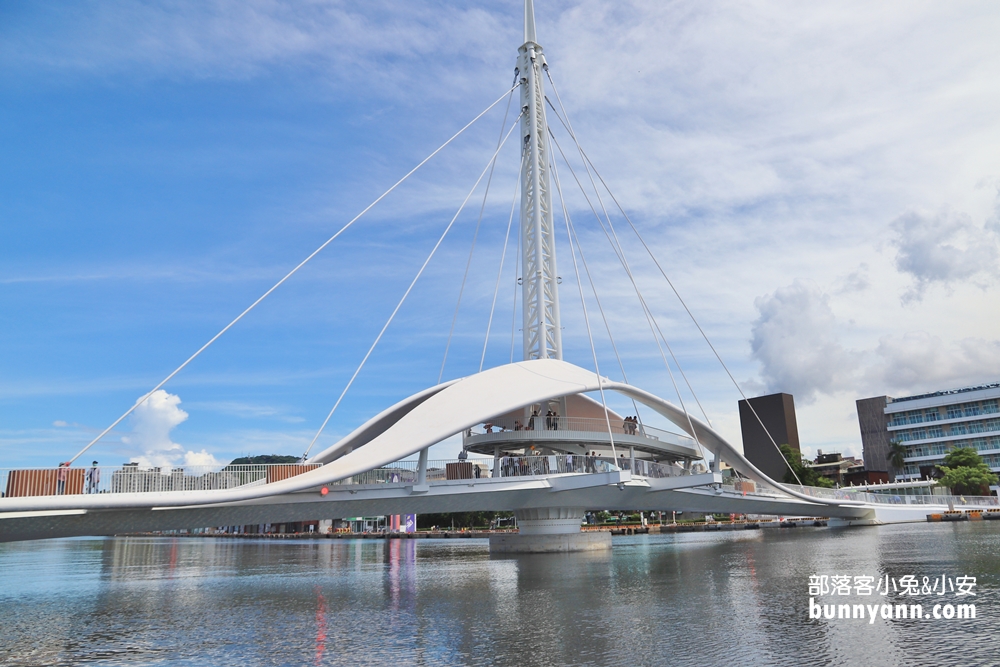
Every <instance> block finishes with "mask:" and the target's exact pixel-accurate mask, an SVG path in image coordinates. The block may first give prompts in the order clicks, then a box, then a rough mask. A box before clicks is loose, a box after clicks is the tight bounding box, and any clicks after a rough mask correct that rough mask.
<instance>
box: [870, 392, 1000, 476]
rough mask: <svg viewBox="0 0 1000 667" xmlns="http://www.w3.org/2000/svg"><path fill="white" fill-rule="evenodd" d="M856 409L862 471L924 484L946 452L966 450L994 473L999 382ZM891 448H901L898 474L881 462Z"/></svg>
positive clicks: (998, 449)
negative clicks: (975, 453)
mask: <svg viewBox="0 0 1000 667" xmlns="http://www.w3.org/2000/svg"><path fill="white" fill-rule="evenodd" d="M857 406H858V424H859V426H860V427H861V444H862V447H863V448H864V459H865V467H866V468H867V469H868V470H884V471H888V473H889V476H890V478H891V479H894V480H895V479H901V480H916V479H929V478H931V477H933V476H935V474H936V473H935V468H936V466H938V465H940V464H941V463H943V462H944V456H945V454H947V453H948V451H949V450H951V449H954V448H956V447H971V448H973V449H975V450H977V451H978V452H979V455H980V456H982V457H983V461H984V462H985V463H986V465H988V466H989V467H990V469H991V470H993V471H994V472H998V471H1000V382H997V383H993V384H985V385H979V386H976V387H965V388H963V389H949V390H946V391H936V392H933V393H929V394H920V395H918V396H907V397H904V398H893V397H891V396H876V397H873V398H863V399H860V400H858V402H857ZM892 442H899V443H902V444H903V445H904V446H905V447H906V458H905V464H904V466H903V469H902V470H894V469H893V467H892V464H891V463H890V462H889V461H888V460H887V459H888V456H889V445H890V444H891V443H892Z"/></svg>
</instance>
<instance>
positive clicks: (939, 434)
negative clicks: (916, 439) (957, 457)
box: [927, 426, 944, 438]
mask: <svg viewBox="0 0 1000 667" xmlns="http://www.w3.org/2000/svg"><path fill="white" fill-rule="evenodd" d="M927 437H928V438H943V437H944V429H943V428H941V427H940V426H931V427H930V428H928V429H927Z"/></svg>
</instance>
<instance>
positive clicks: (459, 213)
mask: <svg viewBox="0 0 1000 667" xmlns="http://www.w3.org/2000/svg"><path fill="white" fill-rule="evenodd" d="M520 119H521V116H520V115H518V117H517V120H520ZM516 127H517V121H515V122H514V124H513V125H512V126H511V128H510V131H509V132H507V136H505V137H504V139H503V141H501V142H500V145H499V146H497V149H496V150H495V151H494V152H493V155H492V156H491V157H490V161H489V162H488V163H487V164H486V166H485V167H484V168H483V171H482V173H480V174H479V178H477V179H476V182H475V184H474V185H473V186H472V189H471V190H469V194H467V195H466V196H465V200H464V201H463V202H462V205H461V206H460V207H459V208H458V211H456V212H455V215H454V216H453V217H452V219H451V221H450V222H449V223H448V226H447V227H445V229H444V232H443V233H442V234H441V237H440V238H439V239H438V241H437V243H435V244H434V247H433V248H432V249H431V253H430V254H429V255H428V256H427V259H425V260H424V263H423V265H422V266H421V267H420V270H419V271H417V275H416V276H414V278H413V281H412V282H411V283H410V286H409V287H407V288H406V291H405V292H404V293H403V296H402V298H401V299H400V300H399V303H397V304H396V308H395V309H393V311H392V314H391V315H389V319H388V320H386V323H385V325H384V326H383V327H382V330H381V331H380V332H379V334H378V336H376V337H375V342H373V343H372V345H371V347H370V348H368V352H367V353H366V354H365V356H364V359H362V360H361V363H360V364H358V368H357V369H356V370H355V371H354V375H352V376H351V379H350V380H349V381H348V383H347V386H346V387H344V390H343V391H342V392H340V396H339V397H337V402H336V403H334V404H333V407H332V408H331V409H330V413H329V414H328V415H327V416H326V419H324V420H323V424H322V425H321V426H320V427H319V430H318V431H316V435H314V436H313V439H312V441H311V442H310V443H309V447H307V448H306V451H305V454H303V455H302V460H303V461H305V460H306V457H308V456H309V452H310V451H311V450H312V448H313V445H315V444H316V440H317V439H318V438H319V436H320V434H322V433H323V430H324V429H325V428H326V425H327V424H328V423H329V422H330V418H331V417H333V413H334V412H336V411H337V408H338V407H339V406H340V402H341V401H343V400H344V396H346V395H347V392H348V390H349V389H350V388H351V385H353V384H354V380H355V379H356V378H357V377H358V374H359V373H360V372H361V369H362V368H364V365H365V362H367V361H368V357H370V356H371V354H372V352H373V351H374V350H375V346H376V345H378V343H379V341H380V340H382V335H383V334H385V331H386V329H388V328H389V325H390V324H392V320H393V318H395V317H396V313H398V312H399V309H400V308H401V307H402V306H403V302H404V301H406V297H408V296H409V295H410V292H411V291H412V290H413V286H414V285H416V284H417V281H418V280H420V276H421V275H423V273H424V269H426V268H427V265H428V264H430V261H431V259H432V258H433V257H434V253H436V252H437V249H438V248H439V247H440V246H441V243H442V242H444V238H445V236H447V235H448V232H449V231H451V228H452V226H453V225H454V224H455V221H456V220H457V219H458V216H459V215H461V213H462V210H463V209H464V208H465V205H466V204H467V203H469V199H470V198H471V197H472V193H474V192H475V191H476V188H478V187H479V183H480V181H482V180H483V176H485V175H486V171H487V170H488V169H489V168H490V165H491V164H492V163H493V161H494V160H496V158H497V154H498V153H500V149H501V148H503V145H504V144H505V143H507V139H508V138H509V137H510V135H511V133H513V131H514V128H516Z"/></svg>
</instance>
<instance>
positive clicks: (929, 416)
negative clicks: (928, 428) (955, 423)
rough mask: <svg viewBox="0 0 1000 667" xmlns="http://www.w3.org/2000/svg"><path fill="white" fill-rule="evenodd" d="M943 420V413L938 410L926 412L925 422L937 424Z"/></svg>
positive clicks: (931, 409) (929, 409)
mask: <svg viewBox="0 0 1000 667" xmlns="http://www.w3.org/2000/svg"><path fill="white" fill-rule="evenodd" d="M939 419H941V413H940V412H938V409H937V408H927V409H926V410H924V421H929V422H936V421H937V420H939Z"/></svg>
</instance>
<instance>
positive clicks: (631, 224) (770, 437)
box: [546, 68, 802, 486]
mask: <svg viewBox="0 0 1000 667" xmlns="http://www.w3.org/2000/svg"><path fill="white" fill-rule="evenodd" d="M546 73H547V74H548V69H547V68H546ZM548 78H549V82H550V83H551V84H552V90H553V91H554V92H555V94H556V99H557V100H559V105H560V106H562V100H561V99H560V98H559V91H558V89H557V88H556V86H555V82H553V81H552V75H551V74H548ZM549 105H550V106H551V102H550V103H549ZM553 111H554V110H553ZM556 116H557V117H559V114H558V113H557V114H556ZM561 121H562V119H561V118H560V122H561ZM570 134H571V136H572V131H571V130H570ZM574 141H575V142H576V144H577V147H578V148H579V149H580V154H581V156H582V157H583V160H584V163H585V164H587V165H589V166H590V168H591V169H593V170H594V174H595V175H596V176H597V179H598V180H599V181H600V182H601V185H603V186H604V189H605V190H606V191H607V193H608V195H609V196H610V197H611V199H612V201H614V203H615V206H616V207H617V208H618V210H619V211H620V212H621V214H622V216H623V217H624V218H625V220H626V221H627V222H628V224H629V227H630V228H631V229H632V232H633V233H634V234H635V235H636V238H638V239H639V242H640V243H641V244H642V246H643V248H645V250H646V252H647V253H648V254H649V257H650V259H652V260H653V263H654V264H655V265H656V268H657V269H659V271H660V274H661V275H662V276H663V278H664V280H666V281H667V284H668V285H669V286H670V289H671V291H672V292H673V293H674V296H676V297H677V300H678V301H679V302H680V304H681V306H682V307H683V308H684V310H685V312H686V313H687V314H688V317H690V318H691V321H692V322H693V323H694V325H695V327H697V329H698V332H699V333H700V334H701V336H702V338H704V340H705V343H707V344H708V347H709V348H710V349H711V350H712V353H713V354H714V355H715V358H716V359H717V360H718V362H719V364H720V365H721V366H722V368H723V370H725V372H726V375H728V376H729V379H730V381H731V382H732V383H733V386H734V387H736V390H737V391H738V392H739V394H740V396H741V397H743V400H744V401H745V402H746V404H747V407H749V408H750V412H752V413H753V416H754V418H755V419H756V420H757V423H758V424H760V426H761V428H762V429H763V430H764V433H766V434H767V438H768V440H770V441H771V444H772V445H774V448H775V449H776V450H777V451H778V453H779V454H781V458H782V459H783V460H784V461H785V463H786V464H787V465H788V469H789V471H790V472H791V473H792V476H794V477H795V479H796V481H797V482H798V483H799V485H800V486H802V480H801V479H799V476H798V474H797V473H796V472H795V469H794V467H793V466H792V465H791V462H790V461H788V459H787V458H786V457H785V455H784V454H783V453H782V452H781V448H780V447H779V446H778V443H777V442H776V441H775V439H774V436H773V435H771V432H770V430H768V428H767V426H765V425H764V422H763V420H762V419H761V418H760V415H759V414H757V410H756V409H755V408H754V407H753V404H752V403H751V402H750V399H748V398H747V396H746V394H745V393H744V392H743V388H742V387H740V384H739V382H737V381H736V378H735V377H733V374H732V372H731V371H730V370H729V367H728V366H727V365H726V362H725V361H723V360H722V356H721V355H720V354H719V352H718V350H716V349H715V345H713V344H712V341H711V340H710V339H709V337H708V335H707V334H706V333H705V330H704V329H703V328H702V326H701V324H699V323H698V319H697V318H696V317H695V316H694V313H692V312H691V309H690V308H688V305H687V302H685V301H684V298H683V297H682V296H681V294H680V292H679V291H678V290H677V288H676V287H675V286H674V283H673V281H672V280H670V277H669V276H668V275H667V272H666V271H665V270H664V269H663V267H662V266H661V265H660V262H659V260H657V259H656V255H654V254H653V251H652V249H650V247H649V245H648V244H647V243H646V240H645V239H644V238H643V237H642V234H640V233H639V230H638V228H637V227H636V226H635V223H634V222H632V218H630V217H629V215H628V213H626V212H625V208H624V207H623V206H622V205H621V202H619V201H618V198H617V197H616V196H615V194H614V192H613V191H612V190H611V188H610V186H608V184H607V182H606V181H605V180H604V177H603V176H602V175H601V172H600V171H599V170H598V169H597V166H596V165H595V164H594V162H593V161H592V160H591V159H590V156H588V155H587V154H586V152H585V151H584V150H583V147H582V146H580V143H579V141H576V138H575V137H574ZM706 418H707V417H706Z"/></svg>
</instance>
